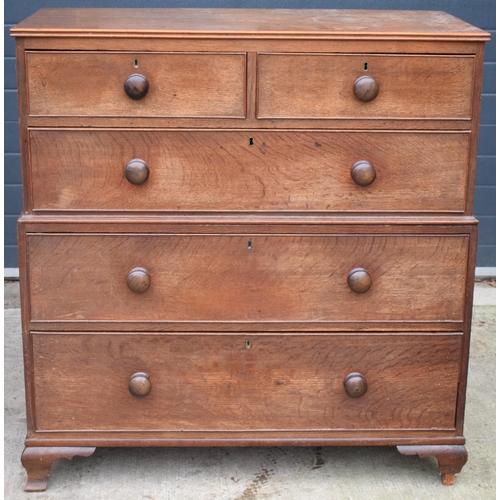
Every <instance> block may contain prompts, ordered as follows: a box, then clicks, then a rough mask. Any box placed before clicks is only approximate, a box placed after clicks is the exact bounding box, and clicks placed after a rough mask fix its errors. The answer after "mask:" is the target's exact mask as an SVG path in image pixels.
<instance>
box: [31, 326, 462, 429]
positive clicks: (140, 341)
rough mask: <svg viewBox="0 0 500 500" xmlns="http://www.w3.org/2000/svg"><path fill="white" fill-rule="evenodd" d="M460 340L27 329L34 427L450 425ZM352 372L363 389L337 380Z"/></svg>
mask: <svg viewBox="0 0 500 500" xmlns="http://www.w3.org/2000/svg"><path fill="white" fill-rule="evenodd" d="M461 345H462V335H460V334H451V335H436V334H427V335H425V334H424V335H418V334H413V335H385V334H377V335H362V334H355V335H286V336H283V335H260V334H259V335H255V334H254V335H251V334H249V335H246V336H244V335H232V334H223V335H212V334H211V335H207V334H205V335H200V334H189V335H188V334H184V335H165V334H159V335H149V334H142V335H137V334H128V335H127V334H57V333H55V334H53V333H50V334H34V335H33V353H34V354H33V363H34V366H33V367H34V391H35V408H36V418H35V420H36V427H37V430H41V431H43V430H47V431H56V430H90V429H95V430H141V431H144V430H148V429H152V430H173V431H178V432H180V433H182V435H183V436H185V437H188V436H189V431H196V430H224V431H231V430H233V431H237V430H243V429H246V430H263V429H264V430H283V431H285V430H297V429H304V430H308V431H311V430H317V431H319V432H321V431H323V432H325V431H327V430H330V429H385V430H387V429H433V430H436V429H453V427H454V426H455V404H456V399H457V390H458V378H459V370H460V358H461ZM141 373H143V374H145V375H137V376H136V377H134V381H135V382H136V385H134V384H132V390H133V391H137V390H138V389H139V390H140V392H136V394H139V395H142V396H143V397H136V396H133V395H132V393H131V392H130V390H129V383H130V380H131V378H132V377H133V376H134V375H136V374H141ZM352 373H358V374H360V375H358V376H354V377H351V380H352V379H353V378H356V377H357V380H355V381H354V383H353V385H354V388H356V387H358V389H357V390H358V391H359V387H360V386H361V387H362V385H363V384H362V379H363V378H364V381H365V383H366V387H367V390H366V393H365V394H364V395H362V396H361V397H351V396H349V395H348V394H347V392H346V389H345V388H344V381H345V379H346V377H347V376H348V375H350V374H352ZM146 377H149V378H146ZM141 378H142V381H141V380H140V379H141ZM141 382H142V383H141ZM360 383H361V384H360ZM148 384H149V387H148ZM148 389H149V390H150V392H149V393H147V392H148ZM361 392H362V391H361ZM361 392H357V393H356V392H355V393H354V394H355V395H358V396H359V395H360V394H361ZM145 394H146V395H145Z"/></svg>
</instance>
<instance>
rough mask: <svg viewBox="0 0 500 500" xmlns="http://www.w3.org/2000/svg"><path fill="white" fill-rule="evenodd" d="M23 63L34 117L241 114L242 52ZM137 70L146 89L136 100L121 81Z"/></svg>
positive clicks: (63, 57) (42, 58)
mask: <svg viewBox="0 0 500 500" xmlns="http://www.w3.org/2000/svg"><path fill="white" fill-rule="evenodd" d="M136 60H137V61H138V67H137V68H136V66H135V65H134V63H135V61H136ZM26 61H27V68H26V71H27V81H28V100H29V114H30V115H32V116H36V115H42V116H46V115H51V116H57V115H67V116H68V115H71V116H79V115H81V116H87V115H100V116H130V117H133V116H166V117H231V118H243V117H244V116H245V103H246V96H245V81H246V76H245V73H246V71H245V68H246V60H245V54H204V53H199V54H190V53H160V54H158V53H156V54H149V53H144V52H131V53H123V52H122V53H109V52H108V53H106V52H79V53H75V52H45V53H44V52H27V53H26ZM138 71H140V72H141V74H143V75H144V76H145V77H146V78H147V79H148V81H149V91H148V95H147V96H146V97H145V98H144V99H141V100H140V101H134V100H132V99H130V98H129V97H128V96H127V95H126V94H125V91H124V88H123V85H124V82H125V80H126V79H127V78H128V77H129V76H130V75H131V74H134V73H137V72H138Z"/></svg>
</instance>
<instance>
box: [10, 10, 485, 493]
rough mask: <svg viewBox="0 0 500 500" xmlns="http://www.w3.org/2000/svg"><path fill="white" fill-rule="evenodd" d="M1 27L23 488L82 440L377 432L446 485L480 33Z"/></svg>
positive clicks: (466, 297)
mask: <svg viewBox="0 0 500 500" xmlns="http://www.w3.org/2000/svg"><path fill="white" fill-rule="evenodd" d="M12 34H13V35H14V36H16V38H17V39H16V42H17V64H18V88H19V113H20V114H19V118H20V133H21V151H22V167H23V173H22V175H23V197H24V211H23V214H22V216H21V218H20V221H19V226H18V227H19V260H20V277H21V284H22V324H23V340H24V360H25V381H26V404H27V418H28V433H27V437H26V442H25V444H26V448H25V451H24V453H23V459H22V460H23V464H24V466H25V468H26V469H27V471H28V482H27V486H26V489H27V490H43V489H45V487H46V485H47V480H48V475H49V472H50V467H51V464H52V462H53V461H54V460H55V459H56V458H59V457H65V458H71V457H72V456H75V455H83V456H89V455H91V454H92V452H93V451H94V449H95V447H97V446H236V445H237V446H251V445H257V446H266V445H270V446H271V445H280V446H285V445H303V446H308V445H315V446H333V445H335V446H341V445H363V446H365V445H366V446H368V445H377V446H380V445H392V446H398V448H399V450H400V451H401V452H402V453H403V454H419V455H420V456H429V455H430V456H435V457H436V458H437V460H438V463H439V470H440V472H441V474H442V475H443V480H444V482H445V484H452V483H453V479H454V474H455V473H457V472H459V471H460V469H461V467H462V465H463V464H464V463H465V461H466V459H467V453H466V451H465V447H464V443H465V438H464V436H463V419H464V406H465V390H466V377H467V362H468V350H469V336H470V325H471V308H472V293H473V281H474V280H473V278H474V265H475V248H476V238H477V226H476V223H477V221H476V220H475V219H474V218H473V216H472V202H473V198H472V195H473V187H474V175H475V157H476V151H477V135H478V124H479V105H480V95H481V74H482V66H483V51H484V42H485V41H487V39H488V37H489V35H488V34H487V33H485V32H483V31H481V30H479V29H477V28H474V27H473V26H470V25H468V24H466V23H464V22H462V21H460V20H458V19H456V18H454V17H452V16H450V15H448V14H445V13H442V12H417V11H413V12H404V11H400V12H399V11H398V12H396V11H334V10H332V11H328V10H325V11H308V10H301V11H291V10H283V11H266V10H264V11H261V10H208V11H203V10H194V9H193V10H191V9H173V10H168V9H158V10H141V9H94V10H92V9H88V10H87V9H63V10H41V11H39V12H37V13H36V14H34V15H33V16H32V17H30V18H29V19H27V20H25V21H23V22H22V23H20V24H19V25H18V26H16V27H15V28H13V29H12Z"/></svg>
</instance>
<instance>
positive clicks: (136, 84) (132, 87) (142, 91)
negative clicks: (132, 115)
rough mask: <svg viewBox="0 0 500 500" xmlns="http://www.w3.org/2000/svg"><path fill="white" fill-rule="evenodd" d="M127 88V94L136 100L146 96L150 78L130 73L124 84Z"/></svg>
mask: <svg viewBox="0 0 500 500" xmlns="http://www.w3.org/2000/svg"><path fill="white" fill-rule="evenodd" d="M123 88H124V89H125V94H127V95H128V96H129V97H130V99H134V100H135V101H137V100H139V99H142V98H143V97H146V94H147V93H148V90H149V82H148V79H147V78H146V77H145V76H144V75H139V74H134V75H130V76H129V77H128V78H127V79H126V80H125V83H124V85H123Z"/></svg>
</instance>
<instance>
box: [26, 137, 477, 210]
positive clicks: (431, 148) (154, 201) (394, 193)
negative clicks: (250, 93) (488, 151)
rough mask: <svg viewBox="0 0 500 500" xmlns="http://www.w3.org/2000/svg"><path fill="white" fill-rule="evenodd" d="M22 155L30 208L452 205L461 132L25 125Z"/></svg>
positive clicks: (464, 161)
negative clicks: (369, 167) (139, 171)
mask: <svg viewBox="0 0 500 500" xmlns="http://www.w3.org/2000/svg"><path fill="white" fill-rule="evenodd" d="M290 151H293V154H291V155H290V154H289V152H290ZM422 151H425V153H424V154H422ZM30 153H31V173H32V183H33V187H32V189H33V208H34V209H35V210H61V209H62V210H85V211H93V212H95V211H107V210H113V211H127V212H129V211H141V210H143V211H144V210H148V211H149V210H151V211H233V210H238V211H254V210H258V211H266V210H267V211H270V210H271V211H272V210H278V211H294V210H295V211H342V212H346V211H349V212H357V211H358V212H361V211H362V212H369V211H373V212H392V211H407V212H433V211H434V212H439V211H444V212H446V211H456V212H461V211H463V210H464V208H465V194H466V180H467V176H468V155H469V134H467V133H439V134H436V133H430V132H429V133H396V132H390V133H370V132H359V133H355V132H350V133H347V132H346V133H341V132H329V133H327V132H317V131H315V132H294V131H280V132H264V131H253V130H248V131H238V132H237V131H226V132H222V131H207V132H202V131H189V132H183V131H171V132H169V131H154V130H147V131H140V130H135V131H125V130H120V131H111V130H31V131H30ZM133 158H140V159H142V160H144V161H145V162H146V163H147V165H148V168H149V178H148V180H147V181H146V182H145V183H144V184H142V185H139V186H138V185H133V184H131V183H129V182H128V181H127V179H126V178H125V175H124V170H125V166H126V165H127V163H128V162H129V161H130V160H132V159H133ZM359 160H366V161H369V162H371V163H372V164H373V166H374V168H375V171H376V180H375V182H374V183H373V184H372V185H370V186H366V187H360V186H358V185H356V184H355V183H354V181H353V179H352V178H351V174H350V171H351V166H352V165H353V164H354V163H355V162H357V161H359Z"/></svg>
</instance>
